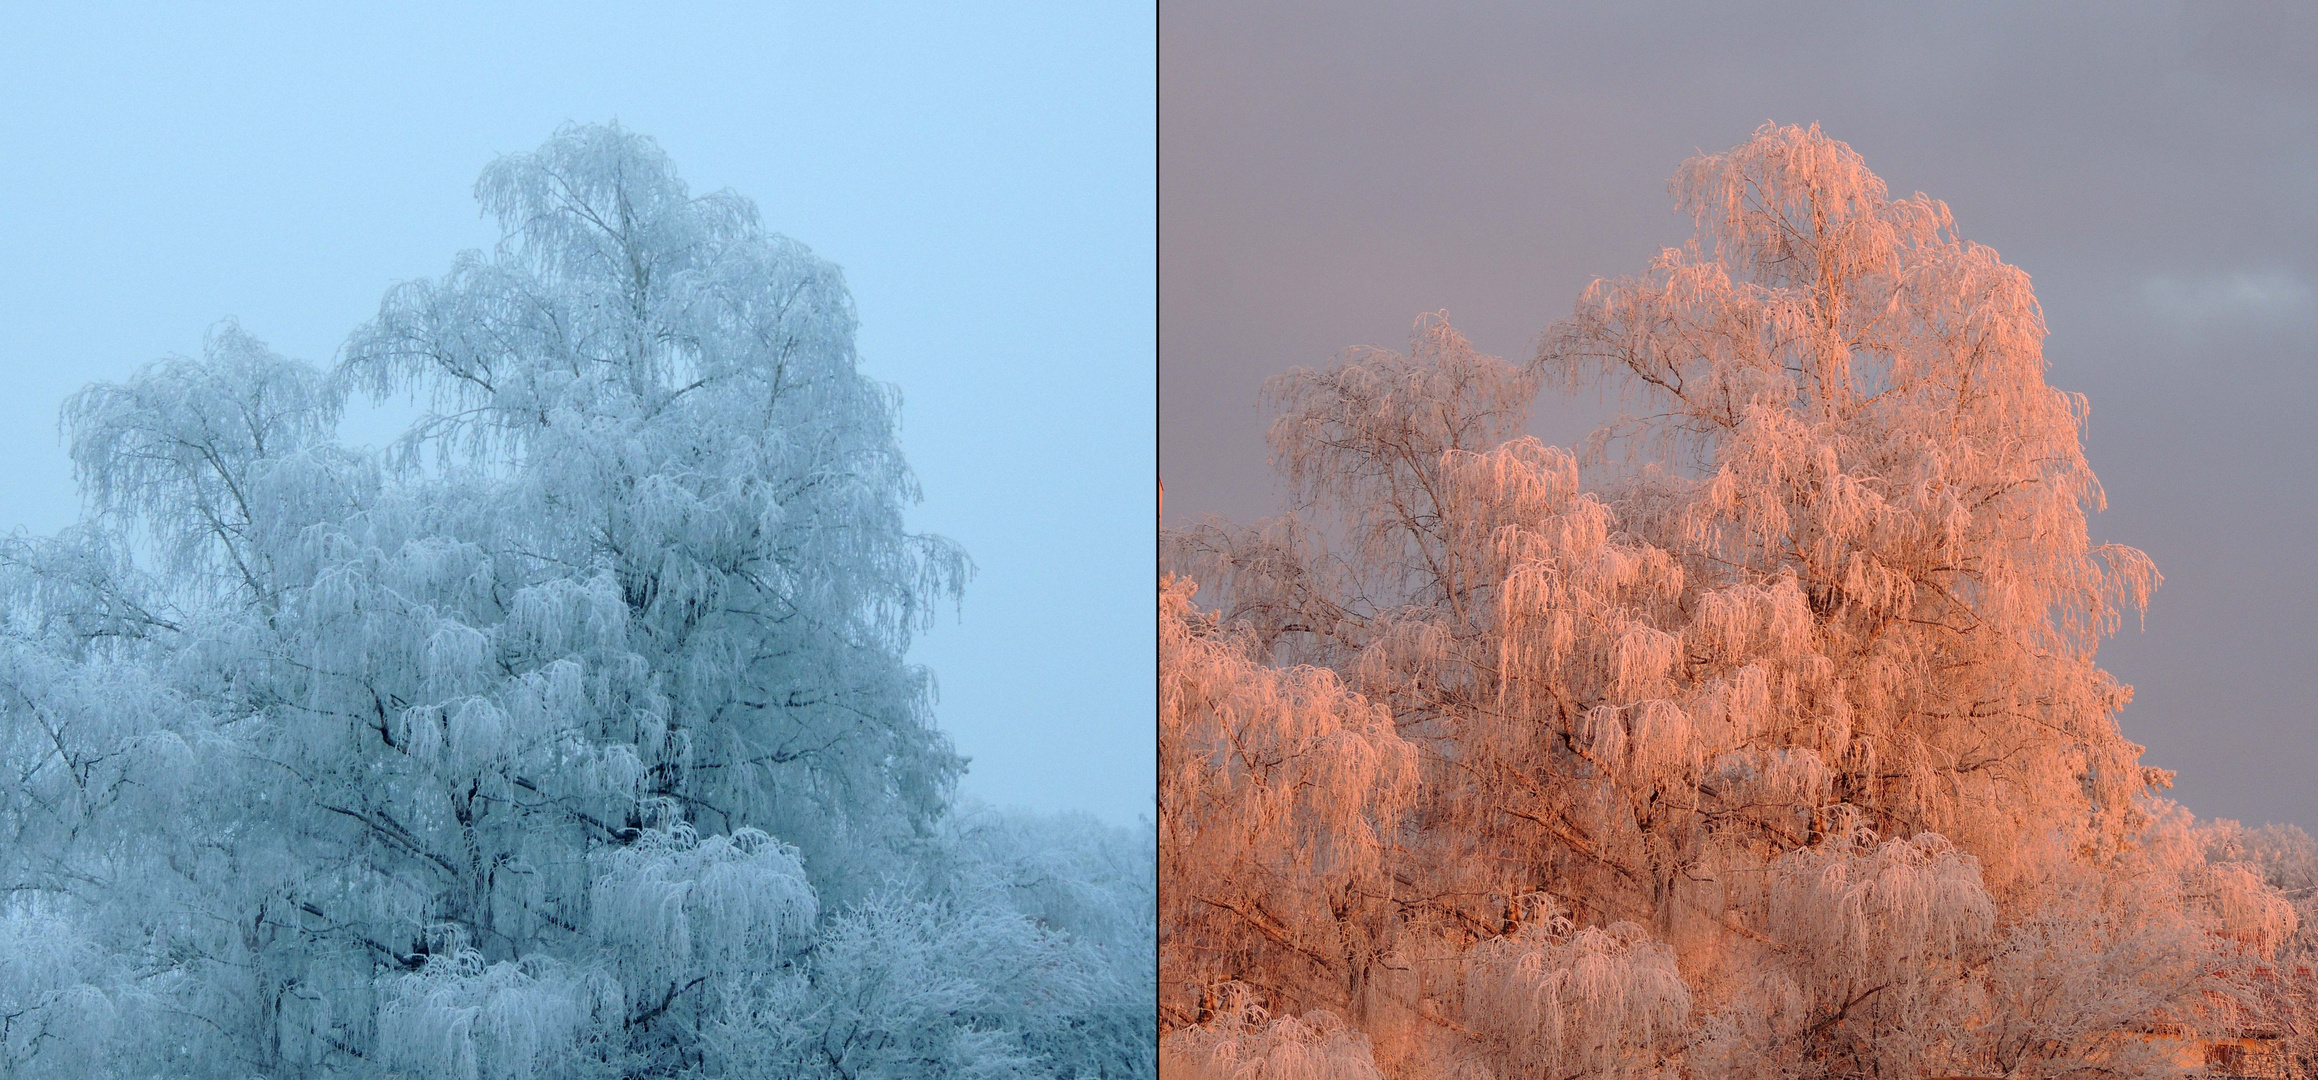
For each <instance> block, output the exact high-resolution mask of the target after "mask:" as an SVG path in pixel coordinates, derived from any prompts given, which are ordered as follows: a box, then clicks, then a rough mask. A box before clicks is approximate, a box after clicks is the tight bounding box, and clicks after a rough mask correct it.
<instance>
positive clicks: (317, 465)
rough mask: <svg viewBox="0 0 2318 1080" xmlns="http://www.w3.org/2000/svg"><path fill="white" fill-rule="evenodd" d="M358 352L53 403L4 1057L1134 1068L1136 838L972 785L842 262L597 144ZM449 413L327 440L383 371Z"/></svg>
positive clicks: (3, 651) (30, 609) (896, 460)
mask: <svg viewBox="0 0 2318 1080" xmlns="http://www.w3.org/2000/svg"><path fill="white" fill-rule="evenodd" d="M476 192H477V195H478V197H479V198H480V200H481V202H482V204H483V207H484V210H485V211H486V212H487V213H488V214H489V215H491V216H492V217H494V218H495V219H496V220H497V221H498V222H499V224H500V226H501V229H502V232H503V239H502V241H501V242H500V244H499V245H498V246H497V247H496V249H494V250H492V251H489V252H469V253H466V254H464V255H462V256H460V257H459V258H458V260H457V262H456V264H455V265H454V266H453V267H452V269H451V271H450V273H449V274H447V275H445V276H443V277H441V278H439V279H435V280H432V281H417V282H411V283H408V284H404V285H401V286H399V287H397V288H396V289H394V290H393V291H392V292H391V293H389V294H388V295H387V297H386V298H385V301H384V303H383V304H382V305H381V307H380V310H379V313H378V316H377V318H376V319H375V320H373V321H372V322H370V323H369V324H368V325H366V326H364V327H362V328H360V329H359V330H357V331H356V332H355V333H354V334H353V336H352V337H351V338H350V339H349V341H348V342H347V344H346V346H345V348H344V351H343V354H342V357H341V362H340V363H339V365H338V366H337V368H336V369H335V370H334V371H325V370H322V369H318V368H316V367H313V366H311V365H308V364H305V363H302V362H298V361H294V360H289V359H285V358H283V357H280V356H277V355H275V354H273V353H272V352H270V351H269V350H268V349H267V348H266V347H265V346H264V345H263V344H261V343H259V342H258V341H257V340H255V339H254V338H252V337H251V336H249V335H248V334H245V333H243V332H242V331H241V330H240V329H238V328H237V327H235V326H233V325H231V324H226V325H224V326H222V327H221V328H220V329H219V330H217V331H216V332H215V333H214V334H212V336H211V337H210V339H209V341H208V342H207V346H206V348H205V350H204V352H203V354H202V355H201V356H200V357H199V358H173V359H167V360H162V361H159V362H156V363H154V364H151V365H148V366H147V367H145V368H144V369H143V370H141V371H140V372H138V373H137V374H136V375H135V377H133V378H131V379H130V380H128V381H127V382H125V383H121V384H109V383H108V384H98V385H94V386H91V387H89V388H88V389H86V390H84V391H82V392H81V393H80V394H78V395H77V396H75V397H74V398H73V399H72V400H71V401H70V402H69V403H68V404H67V405H66V407H65V417H64V419H65V427H66V429H67V432H68V433H69V436H70V442H71V452H72V459H73V462H74V467H75V470H76V473H77V476H78V478H79V479H80V481H81V483H82V485H83V490H84V491H85V492H86V495H87V506H88V510H89V513H88V515H87V516H86V519H85V520H84V522H83V523H82V524H81V525H79V526H76V527H75V528H72V529H70V530H67V531H66V532H65V533H63V534H62V535H60V536H57V537H54V538H44V539H31V538H22V537H19V538H16V539H12V540H9V541H7V542H6V543H5V545H4V546H0V768H5V770H6V775H7V781H8V782H7V783H6V784H0V1075H6V1076H25V1077H34V1076H52V1075H53V1076H107V1075H120V1076H132V1075H133V1076H158V1075H171V1076H216V1077H237V1078H238V1077H249V1076H280V1077H289V1076H407V1077H420V1076H424V1077H446V1078H464V1080H476V1078H483V1077H490V1078H512V1077H587V1076H601V1077H619V1076H647V1075H648V1076H672V1075H685V1076H700V1077H708V1076H766V1075H778V1076H798V1077H809V1076H827V1077H846V1078H851V1077H871V1076H898V1075H946V1076H947V1075H955V1076H998V1075H1006V1076H1015V1075H1047V1074H1050V1073H1051V1074H1059V1075H1063V1076H1069V1077H1079V1076H1097V1075H1099V1076H1110V1077H1117V1076H1134V1075H1144V1074H1147V1073H1148V1072H1149V1071H1150V1061H1149V1058H1150V1050H1149V1036H1148V1025H1147V1022H1146V1018H1147V1017H1148V1016H1149V1015H1150V1014H1151V1010H1152V1007H1153V1006H1152V1001H1151V984H1150V971H1149V961H1148V956H1149V950H1150V948H1151V946H1150V931H1149V929H1148V928H1149V926H1150V920H1151V904H1152V888H1153V883H1152V881H1151V861H1152V860H1151V857H1150V841H1149V840H1148V838H1147V837H1143V838H1139V837H1137V836H1136V835H1135V834H1134V833H1132V832H1131V831H1126V830H1115V829H1110V828H1107V827H1104V826H1101V825H1099V824H1097V823H1095V822H1093V821H1090V820H1081V819H1075V818H1070V819H1054V820H1049V819H1033V818H1023V817H1020V816H1016V815H1012V814H1001V813H997V812H993V811H988V810H983V809H978V808H975V807H972V806H968V805H962V804H959V803H957V802H956V801H955V800H954V799H953V794H952V793H953V788H954V783H955V780H956V778H957V777H958V775H959V774H960V772H961V771H962V769H963V767H964V762H963V761H962V759H961V758H960V757H959V756H958V755H957V754H956V753H955V752H954V751H953V750H952V748H951V746H950V744H949V741H948V739H947V738H946V737H945V736H944V735H943V734H942V733H941V732H940V731H939V730H938V728H936V727H935V725H934V723H933V717H932V707H931V706H932V695H931V684H930V681H929V676H928V674H927V673H926V672H925V671H924V670H922V669H920V668H918V667H916V666H914V665H912V664H910V663H909V662H907V660H906V659H905V656H906V650H907V648H908V645H909V642H910V638H911V635H912V634H913V633H915V632H918V631H919V630H921V629H922V628H923V627H924V626H926V625H927V620H928V619H929V618H930V617H931V616H932V615H933V613H934V612H935V611H937V610H938V608H939V606H940V605H942V604H943V603H944V602H946V601H949V600H952V599H954V598H955V597H956V595H957V593H958V590H959V588H960V586H961V584H962V583H963V581H964V580H965V577H966V575H967V573H968V570H969V564H968V563H967V560H966V558H965V556H964V555H963V553H962V552H961V551H960V550H959V549H958V548H957V547H956V546H955V545H953V544H951V543H950V542H948V541H946V540H943V539H941V538H939V537H933V536H925V535H918V534H913V533H911V532H909V531H907V530H906V529H905V528H904V525H903V518H902V514H903V510H904V508H905V507H906V506H907V505H908V504H909V503H911V502H912V501H914V500H915V498H916V495H917V491H916V488H915V482H914V480H913V479H912V478H911V474H910V472H909V469H908V467H907V465H906V463H905V462H904V461H903V459H902V454H901V450H900V444H899V441H898V439H897V436H896V426H897V423H898V409H899V402H898V399H897V397H896V393H895V391H894V390H893V389H892V388H890V387H887V386H884V385H883V384H880V383H877V382H875V381H873V380H871V379H869V378H867V377H866V376H865V375H863V374H862V373H861V371H860V370H859V365H858V363H857V358H856V356H855V353H854V346H853V334H854V325H855V320H854V312H853V308H852V301H851V299H850V297H849V295H848V293H847V291H846V288H845V285H844V281H843V279H842V277H841V275H840V274H839V273H838V270H837V268H836V267H835V266H833V265H831V264H830V263H828V262H826V261H823V260H821V259H819V258H817V257H815V256H814V255H813V254H812V253H810V252H809V251H807V250H806V249H805V248H804V247H803V246H802V245H800V244H797V243H796V242H794V241H791V240H789V239H787V238H784V237H782V236H779V235H777V234H774V233H771V232H768V231H767V230H765V229H764V228H762V227H761V226H760V225H759V223H758V221H757V217H756V211H755V209H754V207H753V206H751V205H750V204H749V203H748V202H747V201H746V200H744V199H742V198H740V197H738V196H735V195H732V194H730V193H718V194H713V195H707V196H698V197H696V196H694V195H692V194H691V193H690V192H689V191H688V190H687V189H686V187H685V186H684V184H683V182H682V181H681V180H679V179H678V177H677V175H676V173H675V171H674V169H673V167H672V165H671V164H670V162H669V161H668V160H667V158H666V156H665V155H663V154H662V153H661V152H660V151H659V149H658V148H657V147H655V146H654V145H653V144H652V143H651V142H650V141H649V140H647V139H644V138H642V137H640V136H637V135H635V134H633V133H630V132H626V131H623V130H621V129H620V128H618V127H617V126H611V127H572V128H567V129H565V130H563V131H561V132H559V133H558V134H557V135H556V136H555V137H554V138H553V139H552V140H550V141H549V142H548V143H547V144H546V145H544V146H542V147H541V148H540V149H539V150H537V151H536V152H533V153H526V154H517V155H511V156H508V157H505V158H502V159H500V160H499V161H498V162H497V163H495V164H493V165H492V166H491V167H490V168H489V169H488V170H487V171H486V172H485V173H484V174H483V177H482V180H481V181H480V182H479V183H478V185H477V188H476ZM351 392H366V393H369V394H371V395H374V396H377V397H381V398H389V397H393V398H412V399H416V400H418V401H419V402H421V403H423V404H424V405H426V406H428V409H427V411H426V413H425V415H424V416H423V417H422V418H421V419H420V420H419V421H418V422H417V423H416V425H415V426H414V427H413V428H412V429H411V430H410V432H409V434H408V435H407V436H406V437H405V438H404V439H402V440H401V441H400V442H399V443H398V444H396V445H395V446H394V447H393V448H392V449H391V450H390V451H388V452H384V453H372V452H368V451H362V450H356V449H351V448H348V447H344V446H341V445H340V444H339V443H338V442H337V440H336V431H337V426H338V422H339V419H340V412H341V409H342V408H343V405H344V402H345V400H346V397H347V395H348V394H349V393H351Z"/></svg>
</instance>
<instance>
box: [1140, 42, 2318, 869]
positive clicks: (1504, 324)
mask: <svg viewBox="0 0 2318 1080" xmlns="http://www.w3.org/2000/svg"><path fill="white" fill-rule="evenodd" d="M1418 7H1419V6H1416V5H1397V4H1384V3H1363V4H1341V3H1332V4H1326V5H1321V4H1265V5H1260V6H1257V5H1247V4H1241V3H1230V2H1220V0H1173V2H1170V3H1169V4H1167V5H1166V6H1165V8H1164V10H1163V11H1162V13H1161V23H1160V42H1161V45H1160V56H1161V62H1160V75H1161V93H1160V198H1161V214H1160V251H1161V267H1160V309H1159V311H1160V339H1159V340H1160V358H1161V362H1160V398H1161V407H1160V439H1161V448H1160V455H1159V463H1160V468H1161V473H1162V475H1163V476H1164V477H1165V478H1166V481H1167V495H1168V498H1167V518H1168V521H1169V523H1171V524H1176V523H1181V522H1183V521H1186V520H1188V519H1191V518H1194V517H1196V516H1199V515H1202V514H1207V513H1217V514H1223V515H1226V516H1229V517H1233V518H1239V519H1243V520H1245V519H1252V518H1255V517H1259V516H1263V515H1265V514H1268V513H1272V512H1275V511H1274V509H1273V508H1274V505H1275V503H1274V500H1275V498H1276V497H1277V492H1278V489H1277V488H1276V487H1275V486H1274V485H1273V484H1272V482H1271V480H1270V474H1269V472H1268V469H1267V466H1266V464H1265V453H1264V448H1263V444H1262V430H1263V426H1264V424H1265V422H1266V419H1267V417H1266V416H1265V415H1264V414H1262V413H1261V412H1260V411H1259V410H1258V409H1257V407H1256V404H1255V399H1256V394H1257V390H1258V388H1259V387H1260V386H1261V384H1262V382H1263V380H1264V379H1266V378H1268V377H1270V376H1272V375H1275V374H1278V373H1281V372H1284V371H1286V370H1288V369H1290V368H1293V367H1297V366H1319V365H1322V364H1325V363H1326V362H1327V361H1328V360H1329V358H1330V357H1331V355H1332V354H1334V353H1336V352H1337V351H1338V350H1340V349H1342V348H1344V347H1347V346H1354V345H1381V346H1387V347H1393V348H1405V346H1406V342H1407V338H1408V328H1409V324H1410V322H1411V320H1413V319H1414V318H1415V317H1416V316H1417V315H1418V314H1420V313H1423V312H1427V311H1433V310H1438V309H1447V310H1448V312H1449V314H1450V317H1451V319H1452V321H1453V322H1454V323H1455V325H1456V326H1457V327H1458V328H1459V329H1460V330H1462V331H1464V332H1465V333H1466V334H1467V335H1468V336H1469V337H1470V338H1471V339H1472V340H1473V342H1474V344H1475V346H1476V347H1478V348H1480V349H1482V350H1484V351H1488V352H1495V353H1498V354H1501V355H1509V356H1516V357H1519V356H1527V355H1529V353H1530V352H1531V351H1532V349H1531V342H1532V339H1533V338H1534V337H1535V336H1536V335H1537V333H1538V332H1539V331H1540V330H1542V329H1544V328H1545V326H1546V325H1547V324H1548V323H1550V322H1552V321H1553V320H1554V319H1556V318H1559V317H1562V316H1564V315H1566V314H1568V312H1569V310H1570V307H1571V304H1572V303H1573V302H1574V301H1575V300H1576V298H1577V295H1578V293H1579V291H1580V290H1581V289H1583V288H1584V286H1585V285H1586V283H1587V282H1588V281H1590V280H1591V279H1593V278H1595V277H1598V276H1619V275H1626V274H1637V273H1640V272H1642V271H1643V270H1645V269H1646V268H1647V266H1648V264H1649V261H1650V258H1651V257H1652V255H1653V254H1654V253H1655V252H1656V251H1657V250H1658V249H1659V248H1660V247H1662V246H1665V245H1669V244H1676V243H1680V242H1681V241H1683V240H1684V239H1686V238H1687V237H1688V236H1689V234H1690V227H1689V223H1688V221H1687V220H1686V219H1683V218H1680V217H1678V216H1677V215H1676V214H1675V213H1674V211H1673V206H1672V202H1671V200H1670V199H1669V197H1668V196H1667V192H1666V180H1667V177H1669V176H1671V175H1672V174H1673V172H1674V170H1675V168H1676V167H1677V166H1679V165H1680V164H1681V163H1682V161H1683V160H1684V159H1685V158H1687V157H1689V156H1691V155H1693V154H1695V153H1698V152H1701V151H1708V152H1711V151H1720V150H1723V149H1727V148H1728V147H1730V146H1732V145H1733V144H1736V143H1739V142H1741V141H1743V140H1745V139H1746V138H1747V136H1748V135H1749V133H1750V132H1752V131H1753V130H1754V128H1755V127H1756V126H1757V125H1759V124H1761V123H1762V122H1764V121H1765V120H1776V121H1778V122H1780V123H1798V124H1809V123H1812V122H1814V121H1816V122H1818V123H1820V124H1821V125H1823V127H1824V129H1825V130H1826V132H1827V133H1828V134H1829V135H1830V136H1832V137H1834V138H1837V139H1841V140H1843V141H1845V142H1848V143H1850V144H1851V146H1852V147H1853V148H1854V149H1856V150H1857V151H1859V153H1860V154H1861V155H1862V156H1864V157H1865V158H1866V160H1867V164H1868V166H1869V168H1871V169H1873V170H1875V172H1876V173H1877V174H1878V175H1880V176H1882V177H1883V179H1884V180H1885V181H1886V183H1888V184H1889V185H1890V187H1891V189H1892V191H1893V193H1894V194H1895V195H1897V194H1906V193H1911V192H1915V191H1919V190H1920V191H1923V192H1925V193H1926V194H1929V195H1931V196H1932V197H1934V198H1937V199H1941V200H1944V201H1946V202H1947V203H1948V205H1949V207H1950V208H1951V209H1952V210H1953V212H1954V214H1955V220H1956V225H1957V230H1958V232H1959V233H1960V234H1961V235H1962V236H1963V237H1964V238H1965V239H1966V240H1970V241H1974V242H1977V243H1981V244H1985V245H1988V246H1990V247H1993V248H1995V249H1996V250H1997V251H1998V252H1999V253H2000V254H2001V255H2002V256H2003V258H2004V259H2005V261H2007V262H2009V263H2012V264H2014V265H2016V266H2019V267H2021V268H2022V269H2024V270H2026V271H2027V272H2028V273H2029V274H2030V275H2031V277H2032V278H2033V280H2034V283H2035V288H2036V292H2037V296H2038V298H2039V299H2040V300H2041V301H2042V302H2043V304H2044V310H2045V317H2046V321H2047V323H2048V325H2049V328H2050V330H2051V336H2050V338H2049V339H2048V340H2047V341H2046V345H2045V352H2046V357H2047V359H2048V360H2049V362H2050V371H2049V373H2048V379H2049V381H2050V382H2051V383H2052V384H2053V385H2055V386H2057V387H2060V388H2062V389H2064V390H2070V391H2076V392H2080V393H2083V394H2085V395H2087V396H2088V397H2089V398H2090V400H2091V405H2092V421H2091V426H2090V436H2089V443H2088V451H2087V452H2088V456H2089V457H2090V459H2091V462H2092V465H2093V468H2094V469H2095V470H2096V471H2097V472H2098V474H2099V475H2100V478H2101V480H2102V482H2103V484H2104V486H2105V487H2106V488H2107V491H2108V496H2109V501H2110V509H2109V510H2108V512H2107V513H2105V514H2102V515H2100V516H2099V517H2097V518H2096V519H2095V520H2094V524H2093V530H2094V535H2095V539H2096V540H2111V541H2116V542H2120V543H2127V544H2131V545H2134V546H2137V547H2140V548H2141V549H2143V550H2145V551H2147V552H2148V553H2149V554H2150V555H2151V556H2152V557H2153V558H2155V560H2156V561H2157V565H2158V567H2159V569H2160V570H2161V571H2162V572H2163V573H2164V575H2165V579H2166V580H2165V585H2164V587H2163V588H2161V589H2160V590H2159V591H2158V593H2157V596H2156V599H2155V601H2154V602H2153V604H2152V605H2151V608H2150V612H2149V617H2148V625H2147V630H2146V631H2145V632H2143V631H2139V630H2137V629H2136V628H2134V627H2133V626H2132V625H2131V624H2130V623H2128V625H2127V628H2126V630H2125V632H2124V633H2123V634H2121V635H2120V636H2119V637H2118V638H2117V639H2116V640H2115V641H2113V642H2112V643H2111V644H2109V645H2108V646H2106V647H2104V648H2103V650H2102V653H2101V657H2102V662H2103V665H2104V666H2105V667H2107V668H2108V669H2109V670H2111V671H2112V672H2114V673H2116V674H2117V675H2118V676H2119V677H2120V678H2122V679H2123V680H2125V681H2126V682H2129V683H2132V684H2133V685H2134V687H2135V691H2136V696H2135V699H2134V702H2133V704H2132V705H2131V706H2130V707H2129V708H2128V709H2127V710H2126V711H2125V713H2124V714H2123V717H2122V722H2123V725H2124V729H2125V733H2126V735H2127V736H2128V737H2130V738H2132V739H2134V740H2136V741H2138V742H2142V743H2145V744H2147V745H2148V746H2149V753H2148V755H2147V757H2146V758H2145V760H2146V761H2147V762H2149V763H2150V764H2154V765H2159V766H2163V767H2166V768H2172V769H2177V770H2179V771H2180V777H2179V780H2178V782H2177V784H2176V787H2175V789H2174V791H2173V792H2172V794H2173V795H2174V796H2175V797H2177V798H2179V799H2180V800H2181V801H2182V802H2183V803H2184V804H2186V805H2187V806H2188V807H2189V808H2190V809H2192V810H2194V811H2196V812H2197V813H2198V814H2200V815H2201V816H2220V817H2235V818H2239V819H2242V820H2246V821H2248V822H2261V821H2271V820H2276V821H2293V822H2295V823H2298V824H2300V825H2302V826H2303V827H2304V828H2306V829H2309V830H2312V831H2313V832H2318V783H2314V782H2313V780H2314V779H2318V778H2314V775H2313V773H2314V770H2318V562H2314V560H2313V556H2314V554H2318V432H2314V430H2313V426H2312V418H2313V417H2314V416H2318V6H2314V5H2308V4H2303V5H2300V6H2287V5H2283V4H2276V5H2253V4H2232V5H2221V4H2212V5H2204V6H2191V5H2129V4H2100V5H2091V4H2087V5H2074V6H2071V5H2059V4H2037V5H2027V4H2018V5H2003V6H1995V5H1988V6H1970V5H1950V4H1940V5H1898V4H1887V5H1872V6H1870V5H1834V4H1827V5H1789V6H1783V7H1782V6H1765V5H1745V6H1743V7H1738V8H1731V9H1729V13H1728V14H1717V13H1716V12H1717V10H1718V9H1714V8H1710V7H1705V6H1690V7H1681V8H1673V7H1658V6H1643V5H1585V6H1582V7H1581V6H1567V7H1557V6H1549V5H1538V4H1533V3H1526V2H1521V3H1513V2H1508V3H1503V4H1461V5H1455V6H1454V8H1453V10H1449V11H1442V10H1437V9H1436V8H1435V7H1434V6H1431V5H1426V6H1423V7H1424V10H1423V11H1422V12H1421V13H1420V12H1419V10H1418ZM1323 12H1325V14H1323ZM1586 411H1587V410H1586V409H1583V408H1576V407H1572V406H1570V405H1568V404H1566V403H1561V402H1555V401H1551V400H1550V392H1549V401H1548V402H1547V403H1546V404H1545V406H1544V407H1543V408H1541V410H1540V414H1539V417H1538V419H1537V421H1536V423H1535V425H1534V430H1535V431H1536V432H1537V433H1538V434H1540V435H1542V436H1544V437H1546V438H1548V439H1550V440H1552V441H1555V442H1560V443H1563V444H1565V445H1566V444H1568V443H1569V442H1571V441H1572V440H1573V439H1574V438H1576V437H1577V436H1578V435H1579V434H1581V433H1582V430H1583V427H1582V424H1583V419H1582V418H1583V416H1584V415H1585V413H1586Z"/></svg>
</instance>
